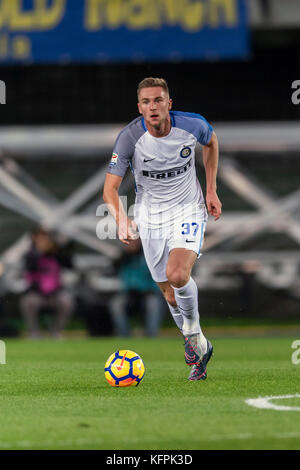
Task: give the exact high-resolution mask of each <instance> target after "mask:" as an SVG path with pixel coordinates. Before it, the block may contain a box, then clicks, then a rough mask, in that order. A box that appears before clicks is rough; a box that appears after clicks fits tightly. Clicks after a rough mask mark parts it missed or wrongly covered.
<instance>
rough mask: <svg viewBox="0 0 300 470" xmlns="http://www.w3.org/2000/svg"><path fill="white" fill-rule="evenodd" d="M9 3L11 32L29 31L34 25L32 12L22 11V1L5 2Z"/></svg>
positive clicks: (8, 0)
mask: <svg viewBox="0 0 300 470" xmlns="http://www.w3.org/2000/svg"><path fill="white" fill-rule="evenodd" d="M5 1H6V3H8V2H9V9H10V11H9V26H10V29H12V30H13V31H20V30H22V31H24V30H25V31H31V30H32V29H33V25H34V15H35V12H34V11H32V10H31V11H26V12H25V11H22V0H5Z"/></svg>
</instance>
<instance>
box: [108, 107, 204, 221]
mask: <svg viewBox="0 0 300 470" xmlns="http://www.w3.org/2000/svg"><path fill="white" fill-rule="evenodd" d="M170 117H171V120H172V127H171V130H170V132H169V134H168V135H167V136H166V137H159V138H157V137H153V136H152V135H151V134H150V133H149V132H148V130H147V128H146V125H145V122H144V118H143V117H142V116H141V117H138V118H137V119H135V120H134V121H132V122H131V123H130V124H128V125H127V126H126V127H125V128H124V129H123V130H122V131H121V132H120V134H119V136H118V138H117V140H116V142H115V145H114V149H113V154H112V159H111V162H110V164H109V168H108V173H111V174H113V175H118V176H124V175H125V172H126V170H127V167H128V166H130V167H131V170H132V172H133V175H134V179H135V187H136V209H135V219H136V221H137V223H138V224H140V225H143V226H147V227H149V228H157V227H159V226H162V225H165V224H169V223H170V221H172V219H174V217H179V214H182V208H183V207H184V208H185V209H184V210H185V211H186V210H188V211H189V210H190V211H191V210H192V211H194V210H195V208H196V209H197V208H198V209H199V210H203V207H204V198H203V194H202V190H201V187H200V183H199V181H198V178H197V176H196V170H195V147H196V144H197V142H199V143H200V144H202V145H206V144H208V143H209V141H210V139H211V136H212V132H213V129H212V127H211V125H210V124H209V123H208V122H207V121H206V119H205V118H204V117H203V116H201V115H200V114H194V113H185V112H179V111H170Z"/></svg>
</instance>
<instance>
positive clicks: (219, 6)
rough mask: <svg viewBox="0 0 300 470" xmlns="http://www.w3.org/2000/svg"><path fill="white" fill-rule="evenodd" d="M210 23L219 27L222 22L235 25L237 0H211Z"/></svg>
mask: <svg viewBox="0 0 300 470" xmlns="http://www.w3.org/2000/svg"><path fill="white" fill-rule="evenodd" d="M209 7H210V8H209V16H208V20H209V24H210V25H211V26H213V27H215V28H216V27H218V26H220V25H221V24H224V23H225V25H226V26H235V25H236V24H237V4H236V0H210V2H209Z"/></svg>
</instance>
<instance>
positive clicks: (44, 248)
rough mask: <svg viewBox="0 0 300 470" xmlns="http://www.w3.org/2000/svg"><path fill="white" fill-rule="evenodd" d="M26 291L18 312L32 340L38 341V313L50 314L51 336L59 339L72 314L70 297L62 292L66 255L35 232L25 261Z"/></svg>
mask: <svg viewBox="0 0 300 470" xmlns="http://www.w3.org/2000/svg"><path fill="white" fill-rule="evenodd" d="M24 264H25V279H26V282H27V290H26V292H25V294H23V295H22V297H21V299H20V310H21V314H22V316H23V318H24V321H25V325H26V328H27V330H28V333H29V336H30V337H31V338H39V337H40V327H39V318H38V316H39V312H40V310H41V309H42V308H44V307H47V308H49V309H51V311H52V312H53V321H52V327H51V335H52V336H53V337H55V338H60V337H62V331H63V330H64V328H65V327H66V324H67V322H68V321H69V319H70V317H71V315H72V313H73V310H74V300H73V297H72V295H71V294H70V293H69V292H68V291H67V290H65V289H64V288H63V286H62V281H61V271H62V268H71V267H72V260H71V256H70V254H69V253H67V252H66V251H64V250H63V249H62V248H60V247H59V246H58V245H57V244H56V242H55V241H54V240H53V238H52V237H51V236H50V234H49V233H48V232H47V231H46V230H44V229H42V228H38V229H37V230H35V231H34V232H33V233H32V245H31V248H30V250H29V252H28V253H27V254H26V255H25V258H24Z"/></svg>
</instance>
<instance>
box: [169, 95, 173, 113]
mask: <svg viewBox="0 0 300 470" xmlns="http://www.w3.org/2000/svg"><path fill="white" fill-rule="evenodd" d="M172 106H173V100H171V98H170V99H169V111H170V109H172Z"/></svg>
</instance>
